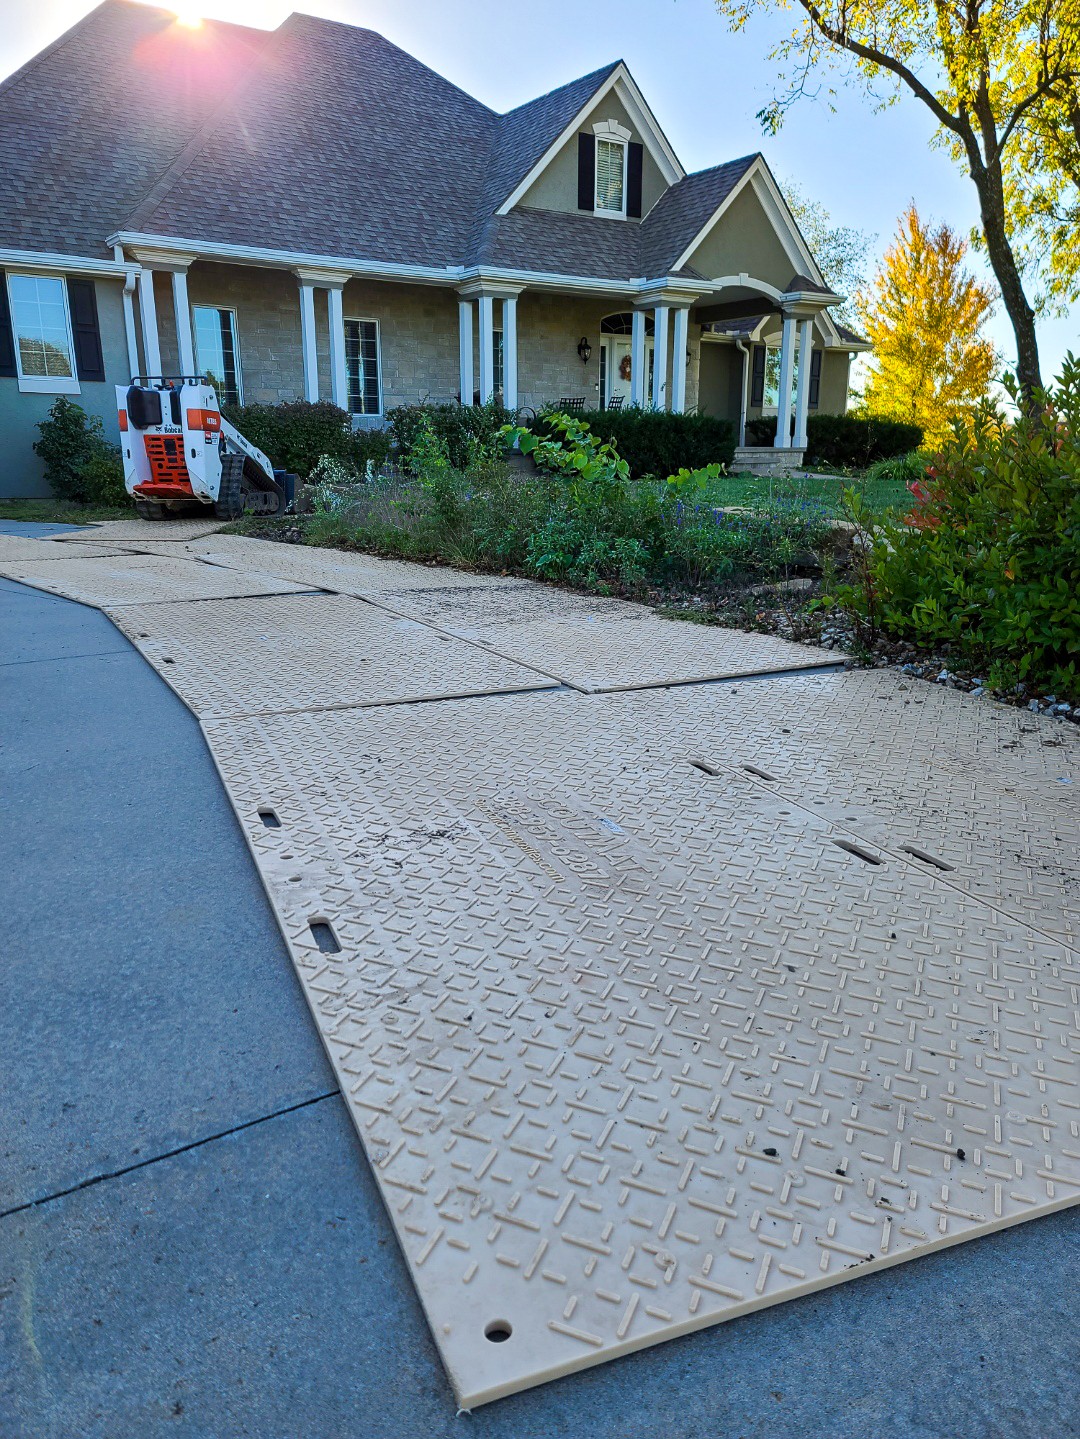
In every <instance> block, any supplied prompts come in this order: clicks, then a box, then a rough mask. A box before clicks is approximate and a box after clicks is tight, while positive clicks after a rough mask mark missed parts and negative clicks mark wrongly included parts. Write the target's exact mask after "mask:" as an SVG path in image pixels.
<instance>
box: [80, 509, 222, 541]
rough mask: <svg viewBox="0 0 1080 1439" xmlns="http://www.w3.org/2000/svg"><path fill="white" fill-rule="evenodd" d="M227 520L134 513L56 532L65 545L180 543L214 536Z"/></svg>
mask: <svg viewBox="0 0 1080 1439" xmlns="http://www.w3.org/2000/svg"><path fill="white" fill-rule="evenodd" d="M225 523H226V522H225V521H224V520H215V519H213V518H210V519H204V520H200V519H194V520H188V519H176V520H140V519H138V518H137V517H136V516H134V515H133V516H132V517H131V519H130V520H102V521H101V522H100V524H96V525H85V526H83V527H82V528H81V529H79V530H78V531H76V532H74V533H72V532H69V533H68V534H64V535H57V536H56V538H57V539H58V540H61V541H63V542H64V543H65V544H82V543H83V542H84V541H89V542H91V543H93V542H95V541H98V540H107V541H108V542H109V543H110V544H114V543H115V544H127V543H128V542H129V541H131V542H139V541H142V542H144V543H145V542H150V543H153V544H163V543H165V544H169V543H171V544H177V543H182V542H183V541H185V540H194V539H198V538H199V536H200V535H212V534H214V532H215V531H216V530H220V529H221V527H222V525H223V524H225Z"/></svg>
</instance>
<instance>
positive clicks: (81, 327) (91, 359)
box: [67, 280, 105, 380]
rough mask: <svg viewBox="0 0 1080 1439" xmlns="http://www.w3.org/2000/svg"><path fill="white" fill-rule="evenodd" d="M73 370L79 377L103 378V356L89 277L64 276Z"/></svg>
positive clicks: (94, 299) (95, 297) (85, 378)
mask: <svg viewBox="0 0 1080 1439" xmlns="http://www.w3.org/2000/svg"><path fill="white" fill-rule="evenodd" d="M67 291H68V306H69V307H70V309H71V338H72V339H73V340H74V342H75V373H76V374H77V375H78V377H79V379H80V380H104V378H105V360H104V358H103V356H102V353H101V335H100V333H99V331H98V313H97V291H96V289H95V286H94V282H93V280H68V282H67Z"/></svg>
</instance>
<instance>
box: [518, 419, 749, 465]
mask: <svg viewBox="0 0 1080 1439" xmlns="http://www.w3.org/2000/svg"><path fill="white" fill-rule="evenodd" d="M556 413H557V411H556V410H546V411H544V412H542V413H541V416H540V419H539V421H538V423H537V429H538V430H539V431H540V432H541V433H548V432H550V430H551V417H552V416H553V415H554V414H556ZM575 418H576V419H579V420H581V421H582V423H583V424H586V425H588V426H589V428H590V430H592V432H593V433H594V434H595V435H599V436H601V437H603V438H604V439H606V440H611V441H612V443H613V444H614V445H615V447H616V448H617V449H618V451H619V454H620V455H621V456H622V457H623V459H624V460H625V461H626V463H627V464H628V465H629V467H630V474H631V475H632V476H633V477H634V478H635V479H641V478H643V477H644V476H645V475H656V476H661V477H662V476H664V475H670V474H674V473H675V471H677V470H682V469H686V470H697V469H700V468H701V467H702V466H703V465H713V464H719V465H730V464H731V462H732V460H733V459H734V458H735V431H734V429H733V427H732V425H731V424H730V422H729V421H727V420H718V419H715V418H714V417H713V416H712V415H702V414H699V413H698V412H697V411H694V410H690V411H687V412H685V413H683V414H674V413H672V412H671V411H670V410H644V409H638V408H637V407H636V406H633V407H631V408H630V409H626V410H589V411H587V412H585V413H584V414H581V415H577V416H575Z"/></svg>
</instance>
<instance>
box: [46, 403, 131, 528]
mask: <svg viewBox="0 0 1080 1439" xmlns="http://www.w3.org/2000/svg"><path fill="white" fill-rule="evenodd" d="M38 430H39V431H40V432H41V439H40V440H36V441H35V442H34V450H35V452H36V453H37V454H38V455H39V456H40V458H41V460H42V462H43V464H44V466H45V478H46V480H47V481H48V482H49V486H50V487H51V489H52V492H53V494H54V495H56V497H57V498H58V499H61V500H70V501H72V502H73V503H75V504H80V505H85V504H97V505H122V504H123V503H124V502H125V501H126V500H127V491H126V490H125V488H124V466H123V461H122V459H121V456H120V450H119V449H118V448H117V446H116V445H111V444H110V443H109V442H108V440H107V439H106V438H105V433H104V430H103V427H102V423H101V419H100V417H99V416H97V415H88V414H87V413H86V411H85V410H84V409H83V408H82V406H81V405H76V404H75V403H74V402H73V401H72V400H69V399H68V398H67V397H66V396H65V395H61V396H60V397H59V399H58V400H57V401H56V403H55V404H54V405H53V407H52V409H51V410H50V411H49V413H48V416H47V417H46V418H45V419H44V420H39V421H38Z"/></svg>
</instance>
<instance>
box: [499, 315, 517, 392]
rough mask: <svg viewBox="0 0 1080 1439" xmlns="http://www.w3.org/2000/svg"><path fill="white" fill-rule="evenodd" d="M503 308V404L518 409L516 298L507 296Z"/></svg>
mask: <svg viewBox="0 0 1080 1439" xmlns="http://www.w3.org/2000/svg"><path fill="white" fill-rule="evenodd" d="M502 306H503V404H504V405H505V406H506V408H507V409H508V410H516V409H517V407H518V382H517V296H516V295H507V296H506V298H505V299H504V300H503V302H502Z"/></svg>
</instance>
